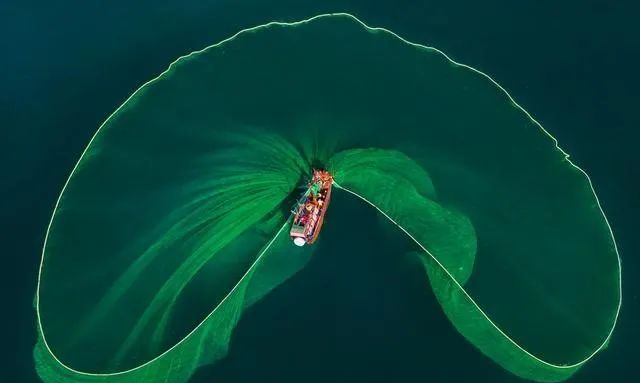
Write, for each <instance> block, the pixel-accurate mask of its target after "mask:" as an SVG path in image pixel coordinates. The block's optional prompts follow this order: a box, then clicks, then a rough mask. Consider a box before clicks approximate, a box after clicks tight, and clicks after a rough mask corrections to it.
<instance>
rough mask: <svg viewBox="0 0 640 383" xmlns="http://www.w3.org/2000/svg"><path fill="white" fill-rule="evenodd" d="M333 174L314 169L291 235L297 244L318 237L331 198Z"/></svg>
mask: <svg viewBox="0 0 640 383" xmlns="http://www.w3.org/2000/svg"><path fill="white" fill-rule="evenodd" d="M332 185H333V176H332V175H331V174H330V173H329V172H327V171H326V170H314V171H313V176H312V177H311V181H309V184H308V185H307V186H308V187H307V190H306V191H305V193H304V194H303V195H302V197H300V199H299V200H298V204H297V206H296V208H295V211H294V213H295V216H294V217H293V224H292V225H291V231H290V232H289V235H290V236H291V239H292V240H293V243H294V244H296V245H297V246H304V245H305V244H306V243H308V244H312V243H314V242H315V241H316V239H317V238H318V234H320V229H322V222H323V221H324V215H325V213H326V212H327V208H328V207H329V201H330V200H331V186H332Z"/></svg>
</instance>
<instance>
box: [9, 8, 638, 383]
mask: <svg viewBox="0 0 640 383" xmlns="http://www.w3.org/2000/svg"><path fill="white" fill-rule="evenodd" d="M638 11H639V7H638V5H637V4H636V3H635V2H631V1H628V0H625V1H611V0H583V1H576V0H567V1H562V2H560V1H549V0H544V1H509V0H502V1H498V0H487V1H482V2H479V1H470V0H465V1H462V0H453V1H439V2H435V1H425V0H394V1H382V0H360V1H356V0H352V1H338V0H322V1H320V0H316V1H310V0H295V1H294V0H288V1H281V0H271V1H258V0H252V1H248V0H234V1H231V0H214V1H202V0H197V1H196V0H186V1H176V0H160V1H153V2H152V1H135V2H134V1H109V2H104V1H97V0H86V1H73V2H72V1H69V2H51V1H48V2H45V1H34V0H24V1H7V0H5V1H3V2H2V4H0V48H1V52H2V57H1V60H0V89H1V90H2V92H0V163H1V164H2V168H1V169H2V180H1V181H0V195H2V205H1V206H0V218H1V219H0V222H1V223H0V225H1V228H2V230H1V233H2V234H1V235H0V239H1V241H2V252H1V253H0V254H1V256H2V270H3V272H4V273H3V286H4V287H3V291H4V293H5V294H3V295H4V297H5V298H4V299H5V304H4V305H3V307H4V310H3V311H2V315H1V318H2V319H1V321H2V326H1V328H2V329H3V330H4V332H6V334H4V336H3V337H2V339H3V341H2V345H3V347H2V351H1V354H2V358H0V359H1V360H2V364H3V365H4V366H3V367H2V369H1V371H0V381H1V382H7V383H13V382H16V383H19V382H38V381H39V379H38V377H37V375H36V373H35V369H34V365H33V357H32V351H33V346H34V343H35V340H36V326H35V313H34V310H33V298H34V293H35V286H36V278H37V270H38V264H39V259H40V252H41V248H42V243H43V240H44V234H45V230H46V227H47V224H48V221H49V218H50V215H51V212H52V209H53V206H54V204H55V201H56V198H57V196H58V194H59V191H60V189H61V188H62V185H63V184H64V182H65V180H66V177H67V176H68V174H69V172H70V170H71V169H72V167H73V165H74V164H75V162H76V160H77V159H78V157H79V155H80V153H81V152H82V150H83V149H84V147H85V146H86V144H87V142H88V140H89V139H90V138H91V136H92V135H93V133H94V132H95V130H96V128H97V127H98V126H99V125H100V124H101V123H102V122H103V121H104V120H105V119H106V117H107V116H109V115H110V114H111V112H112V111H113V110H114V109H115V108H117V107H118V106H119V105H120V104H122V102H124V100H125V99H126V98H127V97H128V96H129V95H130V94H131V93H132V92H133V91H135V90H136V89H137V88H138V87H139V86H140V85H141V84H143V83H144V82H146V81H147V80H149V79H151V78H153V77H155V76H157V75H158V74H159V73H161V72H162V71H163V70H164V69H165V68H166V67H167V66H168V65H169V64H170V63H171V62H172V61H173V60H175V59H176V58H177V57H179V56H182V55H185V54H187V53H189V52H192V51H194V50H198V49H202V48H203V47H205V46H208V45H211V44H212V43H215V42H217V41H220V40H222V39H225V38H227V37H229V36H231V35H233V34H234V33H235V32H237V31H239V30H241V29H243V28H247V27H251V26H255V25H258V24H264V23H266V22H268V21H273V20H278V21H295V20H300V19H304V18H308V17H310V16H313V15H316V14H321V13H329V12H347V13H350V14H353V15H355V16H357V17H358V18H360V19H361V20H363V21H364V22H366V23H367V24H369V25H371V26H380V27H385V28H388V29H390V30H392V31H394V32H396V33H397V34H399V35H401V36H403V37H404V38H406V39H407V40H410V41H414V42H418V43H422V44H425V45H430V46H435V47H437V48H439V49H441V50H442V51H444V52H446V53H447V54H449V55H450V56H451V57H452V58H453V59H454V60H456V61H459V62H462V63H465V64H468V65H470V66H473V67H475V68H477V69H479V70H481V71H483V72H486V73H488V74H490V75H491V76H492V77H493V78H494V79H495V80H496V81H497V82H499V83H500V84H501V85H502V86H504V87H505V88H506V89H507V90H508V91H509V93H510V94H511V95H512V96H513V97H514V99H516V100H517V102H518V103H519V104H520V105H522V106H523V107H524V108H525V109H527V110H528V111H529V112H530V113H531V114H532V115H533V116H534V117H535V118H536V119H537V120H538V121H539V122H540V123H541V124H542V125H543V126H544V127H545V128H546V129H547V130H548V131H550V132H551V133H552V134H553V135H554V136H555V137H556V138H557V139H558V141H559V143H560V146H561V147H562V148H563V149H564V150H565V151H567V152H568V153H570V155H571V157H572V160H573V161H574V162H575V163H576V164H577V165H579V166H580V167H581V168H583V169H584V170H585V171H586V172H587V173H588V174H589V175H590V177H591V180H592V181H593V184H594V188H595V190H596V192H597V194H598V196H599V198H600V202H601V204H602V207H603V210H604V212H605V214H606V215H607V217H608V219H609V222H610V224H611V227H612V229H613V232H614V234H615V238H616V240H617V244H618V248H619V252H620V255H621V259H622V271H623V304H622V311H621V314H620V318H619V322H618V326H617V329H616V331H615V333H614V336H613V337H612V339H611V342H610V344H609V347H608V348H607V349H606V350H604V351H603V352H601V353H600V354H599V355H597V356H596V357H595V358H594V359H593V361H592V362H590V363H588V364H587V365H586V366H585V367H584V368H582V369H581V370H580V371H579V372H578V373H577V374H576V375H575V376H573V377H572V378H570V379H569V382H576V383H579V382H585V383H586V382H598V383H599V382H616V383H617V382H620V383H626V382H635V381H637V379H638V377H639V376H640V363H639V362H640V352H639V351H638V345H639V344H640V330H639V329H638V326H637V323H638V319H637V318H638V315H639V314H640V298H639V295H640V293H638V291H639V290H640V283H638V281H639V280H640V261H639V260H638V255H639V254H640V239H639V236H638V235H637V232H638V227H639V225H638V222H637V220H638V217H639V216H640V156H639V152H638V149H637V147H638V141H639V139H640V133H639V129H640V113H638V104H639V102H640V97H639V96H638V94H637V89H639V88H640V82H639V81H638V76H637V67H638V62H639V60H640V44H639V43H638V36H640V29H639V28H638V24H637V15H638ZM338 203H339V202H338ZM363 265H364V266H363ZM423 284H424V275H423V274H420V273H418V272H417V271H416V270H415V269H412V268H407V267H402V266H399V265H397V264H390V263H389V261H388V259H386V258H376V257H374V258H373V259H366V260H364V259H359V258H357V257H355V258H353V259H349V260H340V262H337V261H336V259H334V258H332V257H331V255H330V254H328V255H325V256H322V257H318V259H316V260H314V262H312V263H311V264H310V265H309V267H308V268H306V269H305V270H304V271H303V272H302V273H301V274H299V275H297V276H296V277H295V278H294V279H292V280H291V281H289V282H288V283H287V284H286V285H284V286H281V288H278V289H277V290H275V291H274V292H273V293H272V294H270V295H269V296H268V297H267V298H266V299H265V300H264V301H263V302H261V303H260V304H259V305H257V306H255V307H254V308H252V309H251V310H250V315H246V316H245V317H244V318H243V319H242V320H241V321H240V323H239V325H238V327H237V329H236V331H235V334H234V337H233V341H232V344H231V348H230V350H229V354H228V356H227V357H226V358H225V359H223V360H222V361H221V362H219V363H216V364H215V365H212V366H208V367H204V368H201V369H200V370H198V371H197V373H196V374H195V375H194V376H193V378H192V379H191V382H194V383H196V382H279V383H284V382H447V383H450V382H464V383H466V382H491V383H499V382H522V381H523V380H521V379H519V378H517V377H515V376H513V375H511V374H509V373H508V372H505V371H504V370H502V369H501V368H500V367H498V366H497V365H496V364H494V363H493V362H492V361H491V360H489V359H488V358H486V357H485V356H483V355H482V354H480V353H479V352H478V351H476V350H475V349H474V348H473V346H471V345H470V344H469V343H467V342H466V341H465V340H464V339H463V338H462V337H460V336H458V335H457V334H456V332H455V330H453V329H452V327H451V325H450V324H449V323H448V321H447V319H446V317H445V316H444V315H442V313H441V309H440V308H439V306H438V305H437V302H435V301H434V300H433V298H432V297H430V296H428V295H429V292H428V291H427V290H425V289H421V288H419V287H420V286H422V285H423Z"/></svg>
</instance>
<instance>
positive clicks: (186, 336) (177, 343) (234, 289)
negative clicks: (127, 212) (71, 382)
mask: <svg viewBox="0 0 640 383" xmlns="http://www.w3.org/2000/svg"><path fill="white" fill-rule="evenodd" d="M291 218H292V216H289V217H288V218H287V219H286V220H285V222H284V224H283V225H282V226H281V227H280V229H279V230H278V231H277V232H276V234H275V235H274V236H273V237H272V238H271V239H270V240H269V242H267V244H266V246H265V247H264V248H263V249H262V251H260V253H259V254H258V256H257V257H256V259H255V260H254V261H253V262H252V263H251V266H249V268H248V269H247V271H246V272H245V273H244V274H243V275H242V277H240V279H239V280H238V282H237V283H236V284H235V285H234V286H233V287H232V288H231V290H230V291H229V292H228V293H227V295H225V296H224V298H222V300H221V301H220V303H218V304H217V305H216V307H214V309H213V310H211V312H210V313H209V314H207V316H206V317H205V318H204V319H203V320H202V321H200V323H198V325H197V326H196V327H194V328H193V330H191V331H190V332H189V333H188V334H187V335H185V336H184V337H183V338H182V339H180V340H179V341H178V342H176V344H174V345H173V346H171V347H170V348H168V349H167V350H166V351H164V352H162V353H161V354H159V355H157V356H155V357H154V358H152V359H150V360H148V361H146V362H144V363H143V364H141V365H139V366H136V367H133V368H130V369H128V370H123V371H116V372H111V373H91V372H86V371H78V370H75V369H73V368H72V367H69V366H67V365H65V364H64V363H63V362H62V361H61V360H59V359H58V358H57V357H56V355H55V354H54V353H53V351H52V350H51V349H50V348H49V344H48V343H47V342H46V341H44V344H45V346H46V348H47V350H48V351H49V353H50V354H51V356H52V357H53V358H54V359H55V360H56V361H57V362H58V363H60V365H61V366H62V367H64V368H65V369H67V370H69V371H71V372H74V373H76V374H81V375H85V376H105V377H106V376H116V375H123V374H126V373H129V372H132V371H135V370H138V369H140V368H143V367H145V366H147V365H149V364H151V363H153V362H155V361H156V360H158V359H160V358H162V357H163V356H164V355H166V354H168V353H169V352H171V351H172V350H173V349H175V348H176V347H178V346H179V345H180V344H182V343H183V342H184V341H186V340H187V338H189V337H190V336H191V335H192V334H193V333H195V332H196V331H197V330H198V329H199V328H200V327H202V325H204V323H205V322H206V321H207V320H208V319H209V318H210V317H211V316H212V315H213V314H215V312H216V311H217V310H218V308H219V307H220V306H222V304H224V302H226V300H227V299H228V298H229V297H230V296H231V295H232V294H233V293H234V292H235V291H236V289H237V288H238V286H240V284H242V282H243V281H244V280H245V278H246V277H247V275H249V274H250V273H251V272H252V271H253V269H254V268H255V267H256V266H257V265H258V264H259V263H260V261H261V260H262V257H263V256H264V254H265V253H266V252H267V251H268V250H269V248H270V247H271V245H272V244H273V243H274V242H275V241H276V239H277V238H278V237H279V236H280V234H282V232H283V230H284V228H286V227H287V226H288V225H289V221H290V220H291ZM38 319H39V318H38ZM40 331H41V332H43V331H42V329H41V330H40ZM42 339H43V340H44V335H43V336H42ZM172 366H173V359H172V360H171V364H170V369H171V368H172Z"/></svg>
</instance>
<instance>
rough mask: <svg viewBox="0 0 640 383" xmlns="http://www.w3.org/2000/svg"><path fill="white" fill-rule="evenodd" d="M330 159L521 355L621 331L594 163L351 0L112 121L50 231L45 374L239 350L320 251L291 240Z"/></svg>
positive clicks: (116, 372) (239, 44)
mask: <svg viewBox="0 0 640 383" xmlns="http://www.w3.org/2000/svg"><path fill="white" fill-rule="evenodd" d="M313 168H326V169H328V170H329V171H330V172H331V173H332V174H333V175H334V177H335V184H334V191H333V192H334V193H337V194H340V195H341V196H343V197H344V198H350V199H351V201H352V202H353V203H362V201H364V202H365V203H367V204H368V205H369V206H370V208H371V209H375V211H377V212H378V213H379V214H378V216H379V220H378V221H377V222H364V223H362V222H360V223H358V224H360V225H365V226H367V227H375V228H376V230H380V231H381V232H384V231H386V232H390V231H393V232H396V234H398V235H400V236H401V237H402V238H404V240H405V241H406V244H407V246H406V247H405V248H399V249H398V252H399V254H398V256H403V255H404V256H407V257H412V258H416V259H418V260H420V263H421V264H423V265H424V268H425V276H426V278H428V281H429V282H428V283H429V284H430V285H431V288H432V289H433V291H434V293H435V296H436V298H437V300H438V301H439V303H440V304H441V306H442V309H443V312H444V314H445V315H446V316H447V317H448V318H449V320H450V322H451V323H452V325H453V326H454V327H455V328H456V329H457V330H458V332H459V333H460V334H461V335H462V336H463V337H465V338H466V339H467V340H468V341H469V342H470V343H472V344H473V345H474V346H475V347H476V348H477V349H478V350H479V351H480V352H482V353H484V354H485V355H486V356H488V357H489V358H491V359H492V360H493V361H495V362H496V363H498V364H499V365H501V366H502V367H503V368H505V369H506V370H508V371H510V372H512V373H514V374H516V375H518V376H520V377H523V378H527V379H531V380H536V381H559V380H563V379H565V378H567V377H568V376H570V375H571V374H573V373H574V372H575V371H576V370H577V369H578V368H579V367H580V366H581V365H583V364H584V363H585V362H586V361H587V360H589V359H590V358H591V357H592V356H593V355H595V354H596V353H597V352H598V351H599V350H601V349H602V348H603V347H604V346H606V344H607V342H608V340H609V338H610V336H611V332H612V331H613V328H614V326H615V321H616V319H617V314H618V310H619V304H620V298H621V297H620V264H619V258H618V255H617V250H616V248H615V242H614V240H613V235H612V233H611V230H610V227H609V225H608V223H607V221H606V218H605V217H604V215H603V212H602V210H601V208H600V205H599V202H598V200H597V197H596V195H595V193H594V191H593V189H592V186H591V183H590V180H589V178H588V177H587V175H586V174H585V173H584V172H583V171H582V170H580V169H579V168H577V167H576V166H575V165H573V164H572V163H571V162H570V160H569V159H568V156H567V155H566V154H565V153H564V152H563V151H562V150H560V149H559V148H558V147H557V143H556V141H555V139H553V138H552V137H551V136H550V135H549V134H548V133H547V132H546V131H544V130H543V129H542V127H541V126H539V125H538V124H537V123H536V122H535V121H534V120H533V119H532V118H531V117H530V116H529V115H528V114H527V113H526V112H525V111H524V110H523V109H522V108H520V107H519V106H518V105H517V104H515V102H514V101H513V100H512V99H511V97H510V96H509V95H508V94H507V93H506V92H505V91H504V90H503V89H502V88H500V87H499V85H497V84H496V83H495V82H493V81H492V80H491V79H490V78H489V77H487V76H486V75H484V74H482V73H480V72H478V71H476V70H474V69H472V68H469V67H466V66H464V65H461V64H457V63H455V62H453V61H451V60H450V59H449V58H448V57H447V56H445V55H444V54H443V53H441V52H440V51H438V50H436V49H433V48H427V47H423V46H419V45H416V44H412V43H409V42H407V41H405V40H402V39H401V38H399V37H398V36H396V35H394V34H393V33H391V32H389V31H386V30H381V29H372V28H368V27H366V26H365V25H363V24H362V23H361V22H359V21H358V20H357V19H355V18H353V17H352V16H349V15H344V14H339V15H323V16H319V17H315V18H312V19H310V20H306V21H303V22H300V23H290V24H285V23H271V24H268V25H265V26H260V27H257V28H252V29H250V30H246V31H243V32H241V33H239V34H237V35H236V36H234V37H233V38H231V39H228V40H226V41H224V42H222V43H220V44H216V45H214V46H211V47H209V48H207V49H205V50H203V51H199V52H195V53H192V54H190V55H188V56H185V57H182V58H180V59H179V60H177V61H176V62H174V63H173V64H172V65H171V66H170V68H169V69H168V70H167V71H165V72H164V73H162V74H161V75H160V76H159V77H158V78H156V79H154V80H152V81H150V82H148V83H147V84H145V85H144V86H142V87H141V88H140V89H139V90H138V91H136V92H135V93H134V95H132V96H131V97H130V98H129V99H128V100H127V101H126V102H125V103H124V105H122V106H121V107H120V108H118V110H117V111H116V112H115V113H113V114H112V115H111V116H110V117H109V118H108V120H107V121H106V122H105V123H104V124H103V125H102V126H101V127H100V129H99V130H98V132H97V133H96V135H95V136H94V137H93V139H92V140H91V142H90V143H89V145H88V147H87V148H86V150H85V152H84V153H83V154H82V157H81V158H80V160H79V162H78V164H77V165H76V167H75V168H74V169H73V172H72V174H71V176H70V178H69V180H68V181H67V183H66V184H65V187H64V189H63V191H62V193H61V196H60V198H59V200H58V203H57V204H56V207H55V211H54V214H53V217H52V220H51V224H50V227H49V229H48V231H47V236H46V241H45V246H44V250H43V258H42V264H41V268H40V274H39V281H38V290H37V295H36V310H37V315H38V333H39V339H38V342H37V345H36V347H35V350H34V355H35V362H36V368H37V371H38V374H39V375H40V377H41V378H42V380H43V381H45V382H47V383H50V382H51V383H53V382H98V381H100V382H102V381H104V382H114V383H120V382H166V381H170V382H185V381H187V380H188V379H189V377H190V376H191V375H192V374H193V373H194V371H195V369H197V368H198V367H199V366H202V365H205V364H210V363H213V362H215V361H217V360H219V359H221V358H222V357H224V355H225V354H226V352H227V349H228V347H229V343H230V337H231V334H232V332H233V329H234V326H235V325H236V324H237V322H238V319H239V317H240V316H241V315H242V313H243V312H244V311H245V310H246V309H247V308H248V307H250V306H251V305H252V304H254V303H255V302H257V301H258V300H260V299H261V298H262V297H264V296H265V295H266V294H268V293H269V291H271V290H272V289H274V288H275V287H277V286H278V285H280V284H283V283H286V281H287V279H289V278H290V277H291V276H293V275H294V274H295V273H296V272H297V271H299V270H300V269H302V268H303V267H304V266H305V264H306V262H307V261H308V260H309V258H310V257H311V256H313V251H314V248H316V245H313V246H305V247H302V248H299V247H297V246H294V245H293V244H292V243H291V240H290V238H289V227H290V222H291V219H290V218H291V212H290V210H291V206H292V205H293V204H294V203H295V201H296V198H297V197H298V196H299V195H300V193H301V189H300V186H301V185H304V184H305V183H306V181H308V179H309V176H310V174H311V171H312V169H313ZM327 216H328V220H327V222H325V225H331V219H330V218H331V207H329V212H328V214H327ZM336 217H337V215H336ZM325 234H329V233H325ZM322 239H323V234H321V235H320V238H319V242H320V243H321V242H322ZM350 249H352V250H350V251H353V247H350ZM337 258H339V257H337ZM434 315H436V314H435V313H434Z"/></svg>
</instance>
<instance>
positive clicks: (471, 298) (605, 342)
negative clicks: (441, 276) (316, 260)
mask: <svg viewBox="0 0 640 383" xmlns="http://www.w3.org/2000/svg"><path fill="white" fill-rule="evenodd" d="M333 184H334V186H336V187H337V188H338V189H341V190H344V191H346V192H347V193H350V194H352V195H354V196H356V197H357V198H360V199H361V200H363V201H364V202H366V203H367V204H369V205H371V206H373V207H374V208H375V209H376V210H377V211H378V212H380V213H381V214H382V215H383V216H384V217H385V218H386V219H388V220H389V221H390V222H391V223H393V224H394V225H395V226H397V227H398V228H399V229H400V230H402V231H403V232H404V233H405V234H406V235H407V236H409V238H411V240H413V242H415V243H416V244H417V245H418V246H420V248H421V249H422V250H424V252H425V253H427V254H428V255H429V256H430V257H431V259H433V260H434V261H435V262H436V263H437V264H438V266H440V268H441V269H442V270H443V271H444V272H445V273H446V274H447V276H448V277H449V278H451V280H452V281H453V283H455V285H456V286H457V287H458V288H459V289H460V290H461V291H462V292H463V293H464V295H465V296H466V297H467V299H469V301H471V303H472V304H473V306H475V307H476V308H477V309H478V311H479V312H480V313H481V314H482V316H483V317H484V318H485V319H486V320H487V321H488V322H489V323H490V324H491V326H493V327H494V328H495V329H496V330H498V332H499V333H500V334H501V335H502V336H504V337H505V338H506V339H508V340H509V342H511V343H512V344H513V345H514V346H516V347H517V348H518V349H520V350H521V351H522V352H524V353H525V354H527V355H528V356H530V357H532V358H533V359H535V360H536V361H538V362H540V363H542V364H545V365H547V366H549V367H553V368H560V369H569V368H574V367H578V366H581V365H583V364H585V363H586V362H588V361H589V360H590V359H591V358H593V356H594V355H596V354H597V353H598V352H599V351H600V350H601V349H602V348H603V347H604V345H606V344H607V342H608V340H609V338H610V337H611V333H612V332H613V328H612V330H611V331H610V332H609V334H608V335H607V337H606V338H605V340H604V342H603V343H602V344H601V345H600V346H599V347H597V348H596V350H595V351H593V352H592V353H591V354H590V355H589V356H588V357H586V358H585V359H584V360H582V361H580V362H577V363H574V364H566V365H565V364H562V365H557V364H553V363H549V362H547V361H545V360H542V359H540V358H539V357H537V356H535V355H533V354H531V353H530V352H529V351H527V350H526V349H524V348H523V347H522V346H520V345H519V344H518V343H517V342H516V341H514V340H513V339H511V337H509V335H507V334H506V333H505V332H504V331H503V330H502V329H501V328H500V327H499V326H498V325H497V324H496V323H495V322H493V321H492V320H491V318H489V316H488V315H487V314H486V313H485V312H484V311H483V310H482V308H480V305H478V303H477V302H476V301H475V300H474V299H473V297H471V295H470V294H469V293H468V292H467V290H466V289H465V288H464V287H463V286H462V285H461V284H460V283H459V282H458V281H457V280H456V278H455V277H454V276H453V275H452V274H451V273H450V272H449V270H447V268H446V267H445V266H444V265H443V264H442V263H441V262H440V261H439V260H438V259H437V258H436V257H435V256H434V255H433V254H432V253H431V252H429V250H427V249H426V248H425V247H424V246H423V245H422V244H421V243H420V242H418V240H416V239H415V237H414V236H413V235H411V233H409V231H408V230H406V229H405V228H404V227H402V226H401V225H400V224H399V223H397V222H396V221H395V220H394V219H393V218H391V217H390V216H389V215H388V214H387V213H385V212H384V211H383V210H382V209H380V208H379V207H378V206H376V205H375V204H374V203H373V202H371V201H369V200H368V199H366V198H365V197H363V196H361V195H360V194H358V193H356V192H354V191H353V190H350V189H348V188H346V187H344V186H340V184H338V183H337V182H335V181H333ZM616 318H617V315H616ZM614 327H615V323H614Z"/></svg>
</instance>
